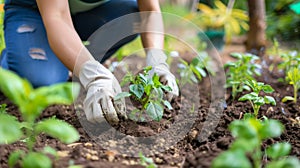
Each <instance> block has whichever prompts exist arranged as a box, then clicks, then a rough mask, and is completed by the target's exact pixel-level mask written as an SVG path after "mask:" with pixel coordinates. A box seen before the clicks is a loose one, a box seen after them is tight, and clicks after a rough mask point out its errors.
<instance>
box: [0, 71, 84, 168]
mask: <svg viewBox="0 0 300 168" xmlns="http://www.w3.org/2000/svg"><path fill="white" fill-rule="evenodd" d="M0 78H1V79H4V80H1V81H0V90H1V91H2V92H3V93H4V94H5V96H6V97H8V98H9V99H10V100H11V101H12V102H13V103H14V104H16V105H17V106H18V108H19V110H20V113H21V117H22V119H23V121H22V122H19V121H18V120H17V119H16V118H15V117H14V116H11V115H9V114H6V113H0V144H11V143H14V142H16V141H18V140H22V141H23V142H26V145H27V148H28V152H26V151H23V150H17V151H14V152H12V153H11V154H10V156H9V159H8V166H9V167H14V166H15V165H16V164H17V163H18V162H19V161H20V162H19V163H20V165H21V167H24V168H29V167H36V168H39V167H43V168H47V167H51V164H52V163H51V160H50V159H49V158H48V157H47V155H46V153H51V154H54V153H55V150H54V149H51V148H49V147H46V148H44V150H43V151H34V149H33V147H34V145H35V142H36V137H37V136H38V135H39V134H41V133H44V134H47V135H49V136H51V137H53V138H57V139H59V140H60V141H62V142H64V143H72V142H74V141H77V140H78V139H79V135H78V132H77V131H76V130H75V128H74V127H72V126H71V125H69V124H68V123H66V122H64V121H61V120H58V119H56V118H55V117H53V118H49V119H44V120H42V121H37V118H38V117H39V116H40V115H41V113H42V111H43V110H44V109H45V108H46V107H48V106H49V105H53V104H71V103H72V102H73V100H74V98H76V97H77V95H78V93H79V89H80V86H79V84H77V83H63V84H56V85H53V86H48V87H40V88H37V89H34V88H33V87H32V86H31V84H30V83H29V82H28V81H27V80H25V79H21V78H20V77H19V76H17V75H16V74H15V73H13V72H10V71H8V70H4V69H2V68H0Z"/></svg>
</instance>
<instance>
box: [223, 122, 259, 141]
mask: <svg viewBox="0 0 300 168" xmlns="http://www.w3.org/2000/svg"><path fill="white" fill-rule="evenodd" d="M253 120H254V119H253ZM249 121H251V119H250V120H246V121H239V120H236V121H233V122H231V123H230V125H229V130H230V131H231V133H232V135H233V136H234V137H238V138H244V139H251V138H253V137H257V131H256V129H255V128H254V127H253V126H251V125H250V124H249V123H248V122H249Z"/></svg>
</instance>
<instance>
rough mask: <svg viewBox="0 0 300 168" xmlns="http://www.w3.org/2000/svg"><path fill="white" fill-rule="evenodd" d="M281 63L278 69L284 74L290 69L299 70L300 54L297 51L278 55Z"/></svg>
mask: <svg viewBox="0 0 300 168" xmlns="http://www.w3.org/2000/svg"><path fill="white" fill-rule="evenodd" d="M280 57H281V58H282V60H283V61H282V62H281V63H280V64H279V65H278V69H281V70H283V71H284V72H285V73H287V72H289V71H290V70H291V69H292V68H294V67H296V68H300V53H298V52H297V51H290V52H288V53H283V54H281V55H280Z"/></svg>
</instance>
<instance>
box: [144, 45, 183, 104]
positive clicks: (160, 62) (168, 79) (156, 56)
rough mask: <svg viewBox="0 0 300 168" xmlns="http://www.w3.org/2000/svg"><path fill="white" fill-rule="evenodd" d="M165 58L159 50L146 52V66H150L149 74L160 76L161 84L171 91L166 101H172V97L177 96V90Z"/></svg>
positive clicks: (174, 79)
mask: <svg viewBox="0 0 300 168" xmlns="http://www.w3.org/2000/svg"><path fill="white" fill-rule="evenodd" d="M166 60H167V56H166V54H165V53H164V52H163V51H162V50H160V49H149V50H147V58H146V64H147V66H152V70H151V71H150V73H153V74H154V73H156V74H157V75H158V76H160V80H161V82H162V83H163V84H165V85H167V86H169V87H170V88H171V89H172V90H171V91H170V92H168V93H167V95H166V96H167V99H168V100H169V101H171V100H172V98H173V97H174V96H178V95H179V89H178V86H177V83H176V78H175V76H174V75H173V74H172V73H171V72H170V70H169V66H168V64H167V63H166Z"/></svg>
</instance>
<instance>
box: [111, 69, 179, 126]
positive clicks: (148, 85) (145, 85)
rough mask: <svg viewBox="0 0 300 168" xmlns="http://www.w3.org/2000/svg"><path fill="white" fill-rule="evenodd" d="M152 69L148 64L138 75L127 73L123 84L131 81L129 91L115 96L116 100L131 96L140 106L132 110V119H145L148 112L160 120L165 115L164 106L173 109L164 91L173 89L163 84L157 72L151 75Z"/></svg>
mask: <svg viewBox="0 0 300 168" xmlns="http://www.w3.org/2000/svg"><path fill="white" fill-rule="evenodd" d="M151 70H152V67H151V66H148V67H145V68H144V69H143V72H142V73H139V74H137V75H136V76H134V75H133V74H131V73H128V74H127V75H125V77H124V78H123V80H122V82H121V85H124V84H126V83H130V85H129V92H122V93H119V94H118V95H116V96H115V98H114V99H115V100H119V99H122V98H125V97H130V98H131V100H132V102H133V104H134V105H135V106H137V107H138V109H135V110H133V111H132V112H131V115H130V118H131V119H134V120H141V121H144V120H145V118H144V116H142V114H143V113H146V114H147V115H148V116H150V118H151V119H153V120H155V121H160V120H161V118H162V116H163V112H164V106H166V107H167V108H168V109H170V110H171V109H173V108H172V106H171V104H170V102H169V101H168V100H164V92H168V91H171V88H170V87H169V86H166V85H163V84H162V83H161V82H160V81H159V76H158V75H157V74H156V73H154V74H153V75H150V71H151ZM136 116H137V117H138V118H136Z"/></svg>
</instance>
